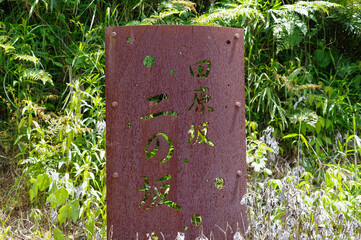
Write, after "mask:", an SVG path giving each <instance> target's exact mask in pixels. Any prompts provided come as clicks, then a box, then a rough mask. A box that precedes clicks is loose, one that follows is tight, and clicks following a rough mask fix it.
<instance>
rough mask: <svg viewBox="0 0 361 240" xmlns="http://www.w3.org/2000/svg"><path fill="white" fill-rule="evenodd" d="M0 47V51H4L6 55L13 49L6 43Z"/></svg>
mask: <svg viewBox="0 0 361 240" xmlns="http://www.w3.org/2000/svg"><path fill="white" fill-rule="evenodd" d="M0 47H1V48H2V49H4V51H5V53H8V52H10V50H13V49H15V48H14V47H13V46H12V45H10V44H8V43H5V44H2V43H0Z"/></svg>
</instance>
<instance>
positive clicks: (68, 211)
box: [58, 204, 73, 224]
mask: <svg viewBox="0 0 361 240" xmlns="http://www.w3.org/2000/svg"><path fill="white" fill-rule="evenodd" d="M72 212H73V209H72V207H71V206H69V205H68V204H67V205H64V206H62V207H61V208H60V209H59V214H58V221H59V223H60V224H62V223H64V222H65V221H66V219H70V218H71V216H72Z"/></svg>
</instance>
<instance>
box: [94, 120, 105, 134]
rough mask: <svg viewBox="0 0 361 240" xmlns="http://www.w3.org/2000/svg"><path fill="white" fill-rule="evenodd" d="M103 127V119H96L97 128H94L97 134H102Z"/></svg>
mask: <svg viewBox="0 0 361 240" xmlns="http://www.w3.org/2000/svg"><path fill="white" fill-rule="evenodd" d="M105 128H106V123H105V121H104V120H101V121H98V122H97V128H96V130H97V133H98V134H99V135H103V134H104V132H105Z"/></svg>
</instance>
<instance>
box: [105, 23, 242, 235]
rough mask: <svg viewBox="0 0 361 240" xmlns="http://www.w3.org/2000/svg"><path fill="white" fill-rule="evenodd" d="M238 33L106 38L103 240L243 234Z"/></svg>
mask: <svg viewBox="0 0 361 240" xmlns="http://www.w3.org/2000/svg"><path fill="white" fill-rule="evenodd" d="M243 38H244V31H243V30H242V29H236V28H222V27H208V26H169V25H168V26H167V25H161V26H126V27H108V28H106V30H105V53H106V104H107V108H106V110H107V112H106V121H107V125H106V126H107V222H108V239H113V240H129V239H134V240H135V239H139V240H143V239H149V238H152V239H153V238H154V239H155V238H156V237H158V239H167V240H168V239H170V240H173V239H183V240H188V239H189V240H194V239H196V238H197V237H203V238H202V239H206V238H207V239H215V240H220V239H222V240H223V239H239V236H240V235H243V236H244V232H245V231H246V228H247V224H248V222H247V218H246V216H247V214H246V208H245V206H243V205H241V204H240V201H241V198H242V196H243V195H244V194H245V193H246V174H245V173H246V132H245V99H244V47H243V44H244V42H243Z"/></svg>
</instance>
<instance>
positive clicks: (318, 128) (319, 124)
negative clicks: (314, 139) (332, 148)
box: [316, 121, 321, 134]
mask: <svg viewBox="0 0 361 240" xmlns="http://www.w3.org/2000/svg"><path fill="white" fill-rule="evenodd" d="M316 132H317V134H319V133H320V132H321V123H320V122H319V121H318V122H317V123H316Z"/></svg>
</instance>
